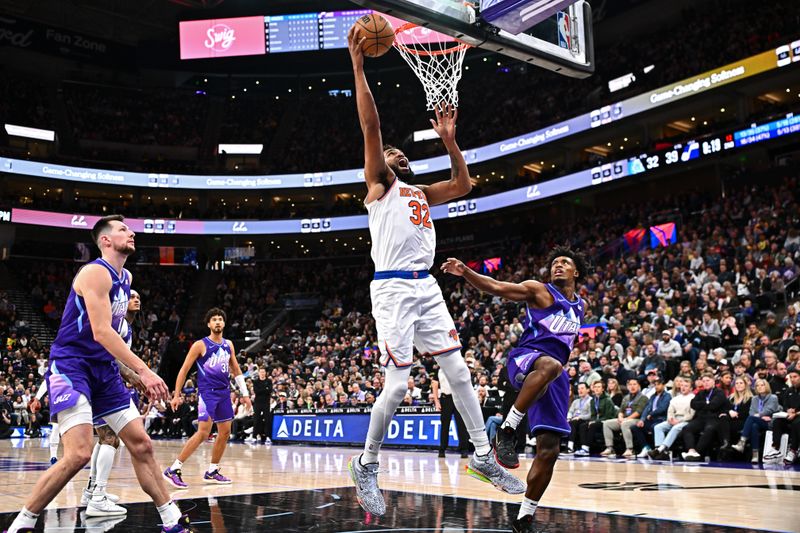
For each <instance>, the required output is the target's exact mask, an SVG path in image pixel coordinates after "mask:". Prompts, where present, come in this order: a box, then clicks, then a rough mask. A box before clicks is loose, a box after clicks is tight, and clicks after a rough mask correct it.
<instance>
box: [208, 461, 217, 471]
mask: <svg viewBox="0 0 800 533" xmlns="http://www.w3.org/2000/svg"><path fill="white" fill-rule="evenodd" d="M216 470H219V464H217V463H209V464H208V472H209V473H211V472H214V471H216Z"/></svg>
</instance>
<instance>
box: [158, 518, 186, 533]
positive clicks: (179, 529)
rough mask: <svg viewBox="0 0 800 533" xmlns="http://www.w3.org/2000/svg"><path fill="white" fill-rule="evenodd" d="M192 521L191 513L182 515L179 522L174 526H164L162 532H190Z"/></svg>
mask: <svg viewBox="0 0 800 533" xmlns="http://www.w3.org/2000/svg"><path fill="white" fill-rule="evenodd" d="M190 526H191V523H190V522H189V515H181V519H180V520H178V523H177V524H175V525H174V526H172V527H169V528H168V527H166V526H164V527H162V528H161V533H190V532H191V531H192V529H191V527H190Z"/></svg>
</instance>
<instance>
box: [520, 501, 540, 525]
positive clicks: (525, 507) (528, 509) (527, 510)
mask: <svg viewBox="0 0 800 533" xmlns="http://www.w3.org/2000/svg"><path fill="white" fill-rule="evenodd" d="M538 506H539V502H535V501H533V500H531V499H530V498H523V499H522V505H521V506H520V508H519V514H518V515H517V520H519V519H520V518H522V517H523V516H528V515H530V516H533V513H535V512H536V508H537V507H538Z"/></svg>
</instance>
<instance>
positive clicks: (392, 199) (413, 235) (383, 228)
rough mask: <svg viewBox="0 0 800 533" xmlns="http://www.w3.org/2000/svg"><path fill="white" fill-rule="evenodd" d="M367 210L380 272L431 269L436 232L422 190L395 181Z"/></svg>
mask: <svg viewBox="0 0 800 533" xmlns="http://www.w3.org/2000/svg"><path fill="white" fill-rule="evenodd" d="M366 207H367V211H368V212H369V233H370V236H371V237H372V260H373V261H374V262H375V270H376V271H384V270H408V271H413V270H430V268H431V267H432V266H433V256H434V254H435V252H436V230H435V229H434V227H433V219H432V218H431V212H430V207H429V206H428V199H427V198H426V197H425V194H424V193H423V192H422V191H421V190H420V189H419V188H417V187H414V186H413V185H409V184H407V183H403V182H402V181H400V179H399V178H395V180H394V183H392V185H391V186H390V187H389V190H388V191H386V193H385V194H384V195H383V197H381V198H380V199H378V200H374V201H372V202H371V203H369V204H366Z"/></svg>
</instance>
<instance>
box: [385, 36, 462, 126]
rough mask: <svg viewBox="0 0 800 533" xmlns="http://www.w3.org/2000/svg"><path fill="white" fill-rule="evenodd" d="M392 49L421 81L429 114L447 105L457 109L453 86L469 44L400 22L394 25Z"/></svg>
mask: <svg viewBox="0 0 800 533" xmlns="http://www.w3.org/2000/svg"><path fill="white" fill-rule="evenodd" d="M394 47H395V49H397V51H398V52H400V55H401V56H403V59H405V61H406V63H408V66H410V67H411V70H413V71H414V74H416V75H417V78H419V81H420V82H422V87H423V88H424V89H425V99H426V100H427V107H428V111H433V109H434V108H435V107H439V108H440V109H441V108H442V107H443V106H446V105H452V106H453V107H458V90H457V89H456V86H457V85H458V81H459V80H460V79H461V74H462V68H461V66H462V65H463V63H464V56H465V55H466V53H467V48H469V47H470V46H469V45H468V44H466V43H462V42H460V41H458V40H456V39H454V38H452V37H450V36H449V35H444V34H442V33H439V32H436V31H433V30H430V29H428V28H423V27H422V26H418V25H416V24H413V23H411V22H401V23H399V25H395V39H394Z"/></svg>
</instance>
